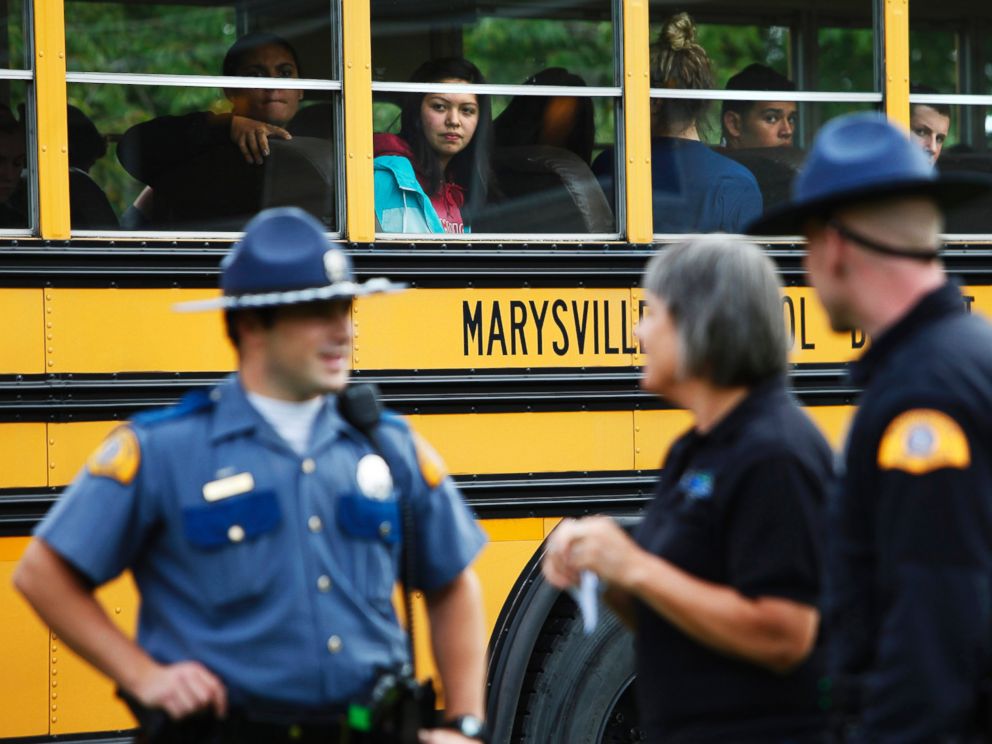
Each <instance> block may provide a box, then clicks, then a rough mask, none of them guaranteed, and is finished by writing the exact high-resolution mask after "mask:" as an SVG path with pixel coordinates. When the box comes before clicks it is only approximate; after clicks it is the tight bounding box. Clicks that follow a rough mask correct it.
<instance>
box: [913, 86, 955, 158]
mask: <svg viewBox="0 0 992 744" xmlns="http://www.w3.org/2000/svg"><path fill="white" fill-rule="evenodd" d="M909 92H910V93H921V94H929V95H936V93H937V91H936V90H934V89H933V88H931V87H930V86H929V85H920V84H918V83H913V84H912V85H911V86H910V87H909ZM950 129H951V107H950V106H948V105H947V104H946V103H914V104H913V105H912V106H911V107H910V110H909V134H910V138H911V139H912V140H913V142H915V143H916V144H918V145H919V146H920V147H922V148H923V152H925V153H926V154H927V157H928V158H930V163H931V164H933V163H936V162H937V159H938V158H939V157H940V151H941V150H942V149H943V148H944V141H945V140H946V139H947V133H948V132H949V131H950Z"/></svg>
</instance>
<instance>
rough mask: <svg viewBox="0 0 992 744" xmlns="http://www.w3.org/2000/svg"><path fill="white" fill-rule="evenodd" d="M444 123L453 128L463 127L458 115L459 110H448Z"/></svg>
mask: <svg viewBox="0 0 992 744" xmlns="http://www.w3.org/2000/svg"><path fill="white" fill-rule="evenodd" d="M444 123H445V124H447V125H448V126H449V127H452V128H455V127H459V126H461V123H462V121H461V116H459V114H458V110H457V109H454V108H450V109H448V113H447V115H446V116H445V121H444Z"/></svg>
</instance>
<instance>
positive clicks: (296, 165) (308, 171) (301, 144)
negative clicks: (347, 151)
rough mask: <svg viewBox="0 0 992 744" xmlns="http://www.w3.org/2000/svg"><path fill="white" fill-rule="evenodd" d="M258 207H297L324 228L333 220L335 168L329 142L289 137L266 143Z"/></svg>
mask: <svg viewBox="0 0 992 744" xmlns="http://www.w3.org/2000/svg"><path fill="white" fill-rule="evenodd" d="M269 150H270V153H271V154H270V155H269V157H268V158H267V159H266V164H265V179H264V181H263V184H262V207H263V208H265V209H268V208H269V207H300V208H301V209H305V210H306V211H307V212H309V213H310V214H312V215H313V216H314V217H316V218H317V219H318V220H320V221H321V222H323V223H324V224H325V225H333V224H334V221H335V220H334V217H335V208H336V200H335V188H334V186H335V179H336V175H337V167H336V163H335V162H334V147H333V145H332V144H331V142H330V140H326V139H318V138H316V137H293V139H291V140H279V139H270V140H269Z"/></svg>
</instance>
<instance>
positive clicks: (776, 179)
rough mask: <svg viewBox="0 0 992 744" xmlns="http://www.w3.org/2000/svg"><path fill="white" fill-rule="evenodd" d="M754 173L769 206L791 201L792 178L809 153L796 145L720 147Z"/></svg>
mask: <svg viewBox="0 0 992 744" xmlns="http://www.w3.org/2000/svg"><path fill="white" fill-rule="evenodd" d="M716 150H717V152H719V153H720V154H721V155H725V156H726V157H728V158H730V159H731V160H734V161H736V162H738V163H740V164H741V165H743V166H744V167H745V168H747V169H748V170H749V171H751V173H752V174H753V175H754V178H755V180H756V181H757V182H758V188H759V189H761V199H762V201H763V202H764V205H765V209H767V208H768V207H774V206H775V205H777V204H783V203H785V202H787V201H788V200H789V194H790V192H791V189H792V181H793V179H795V177H796V174H797V173H798V172H799V169H800V168H801V167H802V164H803V160H804V159H805V158H806V153H805V152H803V151H802V150H800V149H799V148H796V147H752V148H741V149H729V148H716Z"/></svg>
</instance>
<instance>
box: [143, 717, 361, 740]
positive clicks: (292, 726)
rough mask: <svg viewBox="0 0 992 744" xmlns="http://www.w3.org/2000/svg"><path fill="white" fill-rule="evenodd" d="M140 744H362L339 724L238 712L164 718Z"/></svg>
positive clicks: (148, 732) (353, 734)
mask: <svg viewBox="0 0 992 744" xmlns="http://www.w3.org/2000/svg"><path fill="white" fill-rule="evenodd" d="M136 741H137V742H139V743H141V744H365V742H366V740H365V738H364V735H363V734H361V733H359V732H355V731H350V730H348V728H347V726H345V725H343V724H341V723H313V722H307V721H302V722H297V723H294V722H290V721H289V720H279V721H266V720H258V718H257V717H256V716H254V715H251V716H249V715H248V714H246V713H244V712H242V711H237V710H234V711H230V712H229V713H228V715H227V717H225V718H217V717H215V716H214V715H213V714H212V713H198V714H196V715H193V716H189V717H187V718H183V719H182V720H179V721H173V720H170V719H166V720H163V721H160V722H158V725H156V726H154V727H148V728H145V729H144V730H143V733H142V734H141V735H140V736H139V737H138V739H137V740H136Z"/></svg>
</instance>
